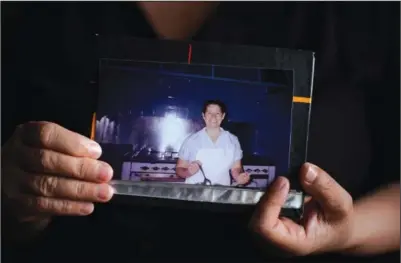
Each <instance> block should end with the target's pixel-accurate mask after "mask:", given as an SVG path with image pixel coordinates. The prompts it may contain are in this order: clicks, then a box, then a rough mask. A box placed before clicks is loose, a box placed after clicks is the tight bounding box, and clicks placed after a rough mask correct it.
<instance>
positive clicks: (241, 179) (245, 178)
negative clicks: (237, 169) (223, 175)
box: [234, 173, 251, 184]
mask: <svg viewBox="0 0 401 263" xmlns="http://www.w3.org/2000/svg"><path fill="white" fill-rule="evenodd" d="M250 179H251V178H250V176H249V173H240V174H239V175H238V176H237V178H234V180H235V181H236V182H237V183H238V184H247V183H249V180H250Z"/></svg>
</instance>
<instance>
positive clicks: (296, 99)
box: [292, 96, 312, 103]
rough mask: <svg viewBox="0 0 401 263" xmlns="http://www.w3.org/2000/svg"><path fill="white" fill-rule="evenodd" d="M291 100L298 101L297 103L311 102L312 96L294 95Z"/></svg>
mask: <svg viewBox="0 0 401 263" xmlns="http://www.w3.org/2000/svg"><path fill="white" fill-rule="evenodd" d="M292 102H298V103H312V98H308V97H297V96H294V97H292Z"/></svg>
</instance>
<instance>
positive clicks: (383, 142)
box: [366, 2, 400, 188]
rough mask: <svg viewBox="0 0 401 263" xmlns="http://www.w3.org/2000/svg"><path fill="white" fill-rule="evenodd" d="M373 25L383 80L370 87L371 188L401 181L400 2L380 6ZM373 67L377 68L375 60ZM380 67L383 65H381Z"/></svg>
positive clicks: (377, 80) (373, 54) (376, 81)
mask: <svg viewBox="0 0 401 263" xmlns="http://www.w3.org/2000/svg"><path fill="white" fill-rule="evenodd" d="M376 14H377V15H378V17H377V19H376V21H375V22H373V23H372V24H371V28H372V31H376V34H377V36H376V37H375V38H374V39H375V40H374V41H375V42H377V43H374V45H376V46H377V47H379V48H378V49H376V51H374V52H376V54H375V53H372V54H366V55H367V56H373V57H375V58H377V63H378V64H379V63H381V61H383V62H384V63H383V65H384V66H383V68H382V69H381V71H380V73H381V74H380V77H378V78H376V80H375V81H372V82H370V83H369V84H368V92H367V102H368V103H367V109H366V110H367V116H368V123H369V128H370V131H371V138H372V160H371V184H372V185H371V186H372V188H376V187H377V186H378V185H382V184H388V183H391V182H399V181H400V20H399V19H400V3H398V2H397V3H396V2H394V3H380V4H379V5H377V6H376ZM372 62H373V63H372V65H370V67H373V68H374V67H377V65H375V62H376V61H375V60H372ZM379 65H380V64H379Z"/></svg>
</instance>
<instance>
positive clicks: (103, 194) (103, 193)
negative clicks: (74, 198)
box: [97, 185, 112, 201]
mask: <svg viewBox="0 0 401 263" xmlns="http://www.w3.org/2000/svg"><path fill="white" fill-rule="evenodd" d="M111 195H112V190H111V187H110V186H108V185H99V186H98V187H97V197H98V198H99V199H100V200H104V201H106V200H109V199H110V198H111Z"/></svg>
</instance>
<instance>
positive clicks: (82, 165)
mask: <svg viewBox="0 0 401 263" xmlns="http://www.w3.org/2000/svg"><path fill="white" fill-rule="evenodd" d="M91 167H92V162H91V161H90V159H87V158H82V159H80V160H79V161H78V165H77V169H76V174H75V176H76V177H78V178H81V179H83V178H85V177H86V175H87V174H88V172H89V170H90V168H91Z"/></svg>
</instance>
